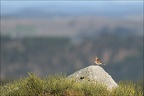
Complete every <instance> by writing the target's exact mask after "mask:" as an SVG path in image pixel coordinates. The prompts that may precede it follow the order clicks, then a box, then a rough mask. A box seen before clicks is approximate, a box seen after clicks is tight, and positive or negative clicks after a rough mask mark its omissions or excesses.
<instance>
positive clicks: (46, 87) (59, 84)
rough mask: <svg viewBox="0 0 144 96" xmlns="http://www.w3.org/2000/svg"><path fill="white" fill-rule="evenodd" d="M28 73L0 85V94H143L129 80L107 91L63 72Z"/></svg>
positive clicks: (67, 95)
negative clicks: (42, 74) (24, 76)
mask: <svg viewBox="0 0 144 96" xmlns="http://www.w3.org/2000/svg"><path fill="white" fill-rule="evenodd" d="M28 74H29V76H28V77H27V78H21V79H19V80H17V81H13V82H9V83H6V84H4V85H1V86H0V89H1V96H143V90H142V87H141V86H139V85H138V84H135V83H133V82H131V81H125V82H124V81H122V82H119V83H118V85H119V87H117V88H115V89H113V90H112V91H108V90H107V88H106V86H104V85H103V84H101V83H98V82H97V83H95V84H93V83H89V82H88V81H84V82H76V81H75V80H73V79H67V78H66V75H63V74H55V75H49V76H46V77H45V78H40V77H38V76H36V75H34V74H32V73H28Z"/></svg>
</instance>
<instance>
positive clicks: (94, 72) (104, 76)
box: [67, 65, 118, 90]
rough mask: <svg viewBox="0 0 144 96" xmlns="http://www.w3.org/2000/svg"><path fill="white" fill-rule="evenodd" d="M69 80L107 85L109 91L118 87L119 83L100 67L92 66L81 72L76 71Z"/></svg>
mask: <svg viewBox="0 0 144 96" xmlns="http://www.w3.org/2000/svg"><path fill="white" fill-rule="evenodd" d="M67 78H72V79H75V80H76V81H83V80H88V81H97V82H101V83H103V84H105V85H106V86H107V89H108V90H111V89H112V88H115V87H117V86H118V85H117V83H116V82H115V81H114V80H113V79H112V77H111V76H110V75H109V74H108V73H107V72H106V71H105V70H104V69H103V68H102V67H100V66H96V65H91V66H88V67H86V68H84V69H81V70H79V71H76V72H75V73H73V74H72V75H70V76H68V77H67Z"/></svg>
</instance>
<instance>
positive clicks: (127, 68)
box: [0, 1, 143, 82]
mask: <svg viewBox="0 0 144 96" xmlns="http://www.w3.org/2000/svg"><path fill="white" fill-rule="evenodd" d="M0 36H1V59H0V63H1V80H13V79H18V78H20V77H21V76H22V77H25V76H27V73H28V72H33V73H35V74H37V75H39V76H46V75H50V74H54V73H60V72H62V73H65V74H66V75H70V74H72V73H73V72H75V71H77V70H80V69H81V68H84V67H87V66H89V65H92V64H94V58H95V56H98V57H99V58H100V59H101V60H102V61H103V62H104V63H105V64H107V65H106V66H102V67H103V68H104V69H105V70H106V71H107V72H108V73H109V74H110V75H111V76H112V78H113V79H114V80H115V81H117V82H118V81H120V80H132V81H142V79H143V1H1V33H0Z"/></svg>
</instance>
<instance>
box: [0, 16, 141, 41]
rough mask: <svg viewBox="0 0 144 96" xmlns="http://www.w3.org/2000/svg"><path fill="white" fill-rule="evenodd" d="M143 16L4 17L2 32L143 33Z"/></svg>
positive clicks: (13, 34) (45, 34)
mask: <svg viewBox="0 0 144 96" xmlns="http://www.w3.org/2000/svg"><path fill="white" fill-rule="evenodd" d="M142 19H143V18H142V17H141V16H140V17H125V18H109V17H99V16H78V17H73V16H68V17H65V18H63V17H59V16H58V17H52V18H9V19H2V20H1V34H2V35H3V36H11V37H13V38H22V37H48V36H53V37H55V36H56V37H57V36H58V37H59V36H61V37H72V38H73V37H83V36H84V37H85V36H96V35H100V34H118V35H142V34H143V20H142Z"/></svg>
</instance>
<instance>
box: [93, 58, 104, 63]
mask: <svg viewBox="0 0 144 96" xmlns="http://www.w3.org/2000/svg"><path fill="white" fill-rule="evenodd" d="M95 64H96V65H105V64H104V63H102V62H101V61H100V59H99V58H98V57H96V58H95Z"/></svg>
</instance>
